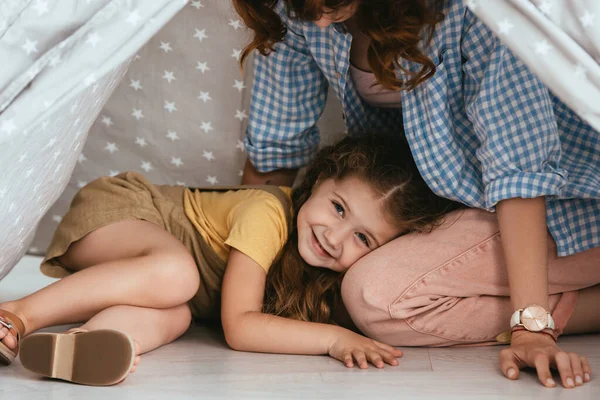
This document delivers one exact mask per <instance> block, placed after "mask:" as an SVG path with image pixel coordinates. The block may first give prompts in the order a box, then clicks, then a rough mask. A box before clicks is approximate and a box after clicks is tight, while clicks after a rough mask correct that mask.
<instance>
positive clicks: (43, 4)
mask: <svg viewBox="0 0 600 400" xmlns="http://www.w3.org/2000/svg"><path fill="white" fill-rule="evenodd" d="M33 8H35V10H36V11H37V12H38V17H41V16H42V15H44V14H46V13H47V12H48V2H47V1H46V0H37V1H36V2H35V5H34V6H33Z"/></svg>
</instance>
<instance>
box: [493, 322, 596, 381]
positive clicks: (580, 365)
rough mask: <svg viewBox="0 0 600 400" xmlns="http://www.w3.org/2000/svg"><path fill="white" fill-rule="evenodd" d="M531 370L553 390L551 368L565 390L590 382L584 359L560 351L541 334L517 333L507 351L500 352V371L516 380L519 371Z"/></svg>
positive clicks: (589, 369) (589, 372)
mask: <svg viewBox="0 0 600 400" xmlns="http://www.w3.org/2000/svg"><path fill="white" fill-rule="evenodd" d="M526 367H531V368H535V369H536V370H537V375H538V378H539V380H540V382H541V383H542V385H544V386H546V387H555V386H556V382H554V380H553V379H552V373H551V372H550V368H555V369H557V370H558V372H559V374H560V378H561V381H562V384H563V386H564V387H565V388H573V387H575V386H581V385H583V383H584V382H588V381H589V380H590V379H591V374H592V369H591V367H590V363H589V361H588V360H587V358H585V357H583V356H580V355H579V354H576V353H567V352H564V351H562V350H561V349H560V348H559V347H558V346H557V345H556V343H555V342H554V340H553V339H552V338H551V337H550V336H548V335H546V334H544V333H535V332H528V331H517V332H514V333H513V335H512V340H511V345H510V347H509V348H506V349H503V350H501V351H500V368H502V372H503V373H504V375H505V376H506V377H507V378H508V379H513V380H515V379H517V378H518V377H519V370H521V369H522V368H526Z"/></svg>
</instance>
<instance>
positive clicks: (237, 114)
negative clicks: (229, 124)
mask: <svg viewBox="0 0 600 400" xmlns="http://www.w3.org/2000/svg"><path fill="white" fill-rule="evenodd" d="M235 118H236V119H239V120H240V121H243V120H244V119H245V118H248V115H246V110H241V111H240V110H235Z"/></svg>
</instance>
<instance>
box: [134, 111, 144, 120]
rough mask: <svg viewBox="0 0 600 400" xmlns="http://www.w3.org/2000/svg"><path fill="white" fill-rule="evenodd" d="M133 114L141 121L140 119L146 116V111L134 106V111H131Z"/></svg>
mask: <svg viewBox="0 0 600 400" xmlns="http://www.w3.org/2000/svg"><path fill="white" fill-rule="evenodd" d="M131 116H132V117H134V118H135V119H137V120H138V121H139V120H140V119H142V118H144V113H143V112H142V110H138V109H137V108H134V109H133V112H132V113H131Z"/></svg>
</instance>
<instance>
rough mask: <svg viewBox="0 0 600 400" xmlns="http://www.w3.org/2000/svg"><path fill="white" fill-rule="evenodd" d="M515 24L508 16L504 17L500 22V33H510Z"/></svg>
mask: <svg viewBox="0 0 600 400" xmlns="http://www.w3.org/2000/svg"><path fill="white" fill-rule="evenodd" d="M514 27H515V25H514V24H513V23H512V22H510V20H509V19H508V18H504V19H503V20H502V21H500V23H498V33H499V34H500V35H508V34H509V33H510V31H511V30H512V29H513V28H514Z"/></svg>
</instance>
